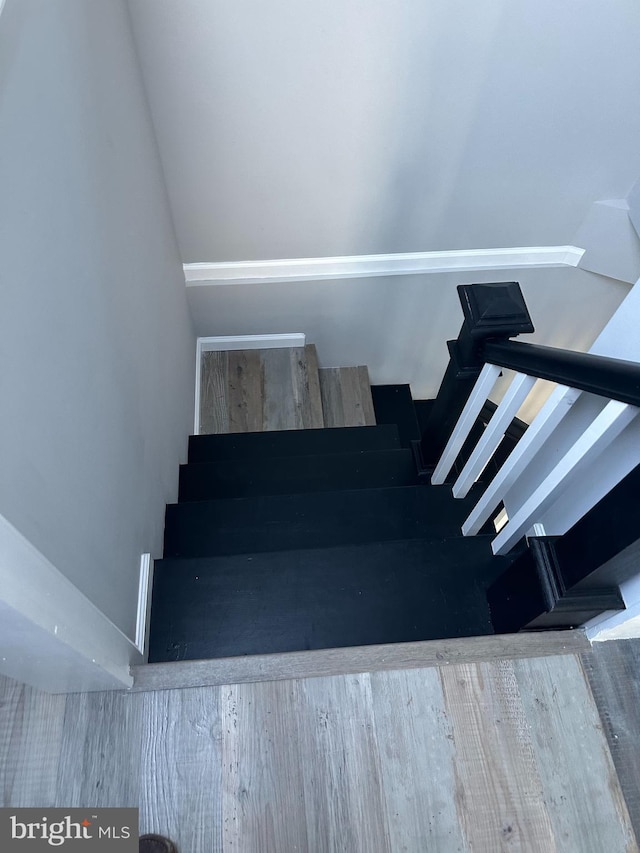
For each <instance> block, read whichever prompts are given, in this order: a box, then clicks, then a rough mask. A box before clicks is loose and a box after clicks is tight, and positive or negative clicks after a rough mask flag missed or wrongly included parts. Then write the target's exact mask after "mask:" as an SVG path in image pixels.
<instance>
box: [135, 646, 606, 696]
mask: <svg viewBox="0 0 640 853" xmlns="http://www.w3.org/2000/svg"><path fill="white" fill-rule="evenodd" d="M587 649H590V645H589V641H588V640H587V638H586V637H585V635H584V632H583V631H545V632H539V633H530V634H498V635H493V634H492V635H489V636H485V637H461V638H457V639H452V640H426V641H423V642H417V643H390V644H387V645H371V646H351V647H349V648H342V649H314V650H313V651H306V652H286V653H283V654H273V655H246V656H244V657H234V658H218V659H216V660H193V661H177V662H172V663H152V664H145V665H143V666H137V667H134V668H133V670H132V672H133V675H134V679H135V680H134V685H133V690H134V691H144V690H169V689H176V688H181V687H202V686H206V685H219V684H237V683H246V682H253V681H279V680H283V679H291V678H317V677H322V676H326V675H345V674H347V673H357V672H375V671H379V670H391V669H415V668H424V667H433V666H449V665H452V664H457V663H478V662H482V661H488V660H501V659H503V658H521V657H541V656H545V655H559V654H567V653H569V652H581V651H586V650H587Z"/></svg>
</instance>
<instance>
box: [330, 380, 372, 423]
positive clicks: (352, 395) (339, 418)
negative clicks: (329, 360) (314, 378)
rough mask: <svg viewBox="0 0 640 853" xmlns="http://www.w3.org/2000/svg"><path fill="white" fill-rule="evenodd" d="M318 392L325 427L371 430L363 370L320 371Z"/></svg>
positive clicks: (366, 382)
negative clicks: (359, 427)
mask: <svg viewBox="0 0 640 853" xmlns="http://www.w3.org/2000/svg"><path fill="white" fill-rule="evenodd" d="M320 391H321V393H322V408H323V411H324V423H325V426H327V427H343V426H373V425H374V424H375V422H376V418H375V413H374V411H373V399H372V397H371V385H370V383H369V371H368V369H367V368H366V367H364V366H361V367H326V368H323V369H322V370H320Z"/></svg>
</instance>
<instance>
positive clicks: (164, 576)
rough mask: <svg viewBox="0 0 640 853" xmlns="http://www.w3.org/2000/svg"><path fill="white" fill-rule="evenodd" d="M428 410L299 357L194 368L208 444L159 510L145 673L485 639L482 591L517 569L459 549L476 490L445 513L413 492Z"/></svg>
mask: <svg viewBox="0 0 640 853" xmlns="http://www.w3.org/2000/svg"><path fill="white" fill-rule="evenodd" d="M428 410H429V402H428V401H427V402H420V401H418V402H417V403H415V404H414V401H413V400H412V399H411V394H410V392H409V387H408V386H379V387H373V388H371V387H370V386H369V382H368V373H367V369H366V367H357V368H342V369H336V368H331V369H328V370H319V369H318V361H317V356H316V352H315V348H314V347H313V346H307V347H305V348H304V349H302V348H301V349H286V350H285V349H282V350H264V351H251V352H229V353H206V354H205V356H204V362H203V371H202V386H201V425H202V426H201V430H202V431H204V432H208V433H210V434H204V435H198V436H191V438H190V441H189V457H188V464H187V465H184V466H181V470H180V488H179V501H178V503H177V504H172V505H169V506H168V507H167V511H166V523H165V543H164V557H163V559H162V560H159V561H156V563H155V577H154V588H153V603H152V614H151V629H150V653H149V661H150V662H160V661H178V660H194V659H205V658H222V657H229V656H238V655H257V654H269V653H276V652H292V651H301V650H307V649H323V648H337V647H345V646H362V645H369V644H385V643H399V642H409V641H416V640H429V639H438V638H453V637H467V636H476V635H482V634H490V633H493V629H492V625H491V621H490V617H489V611H488V607H487V600H486V590H487V588H488V587H489V586H490V585H491V584H492V583H493V582H494V581H495V580H496V578H497V577H498V576H500V575H501V574H502V573H503V572H504V571H505V569H506V568H507V567H508V566H509V565H510V564H511V562H513V560H514V559H515V557H516V556H517V554H514V555H509V556H508V557H494V556H493V555H492V552H491V547H490V544H489V537H488V536H483V535H480V536H476V537H472V538H464V537H462V535H461V533H460V527H461V524H462V522H463V521H464V519H465V518H466V516H467V515H468V513H469V511H470V508H471V507H472V506H473V504H474V503H475V501H476V500H477V496H478V490H480V489H482V484H481V483H479V484H477V485H476V486H475V487H474V488H473V489H472V492H471V493H470V494H469V496H468V497H467V498H465V499H464V500H455V499H454V498H453V497H452V496H451V492H450V488H447V487H446V486H432V485H430V484H429V482H428V480H427V479H423V480H421V479H420V477H419V475H418V472H417V469H416V465H415V462H414V454H413V452H412V449H411V442H412V441H415V440H417V439H419V438H420V422H421V421H422V420H424V418H425V417H426V415H427V414H428ZM376 421H377V423H376Z"/></svg>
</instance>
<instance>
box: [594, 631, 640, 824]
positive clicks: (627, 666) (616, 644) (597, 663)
mask: <svg viewBox="0 0 640 853" xmlns="http://www.w3.org/2000/svg"><path fill="white" fill-rule="evenodd" d="M581 659H582V664H583V667H584V669H585V671H586V674H587V676H588V679H589V683H590V685H591V690H592V692H593V696H594V699H595V701H596V705H597V706H598V710H599V712H600V719H601V722H602V726H603V728H604V731H605V734H606V736H607V741H608V743H609V749H610V750H611V755H612V757H613V762H614V764H615V767H616V770H617V773H618V776H619V778H620V784H621V786H622V791H623V793H624V795H625V799H626V802H627V805H628V807H629V813H630V815H631V821H632V823H633V827H634V829H635V832H636V836H640V640H637V639H635V640H615V641H614V640H611V641H607V642H605V643H594V644H593V650H592V651H591V652H590V653H588V654H587V653H585V654H583V655H581Z"/></svg>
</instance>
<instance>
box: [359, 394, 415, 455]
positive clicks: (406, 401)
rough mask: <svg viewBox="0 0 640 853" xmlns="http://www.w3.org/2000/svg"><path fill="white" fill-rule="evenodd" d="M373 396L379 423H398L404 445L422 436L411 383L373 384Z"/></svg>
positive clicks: (406, 445)
mask: <svg viewBox="0 0 640 853" xmlns="http://www.w3.org/2000/svg"><path fill="white" fill-rule="evenodd" d="M371 396H372V398H373V408H374V410H375V413H376V422H377V423H378V424H396V425H397V427H398V432H399V433H400V443H401V444H402V446H403V447H411V442H412V441H417V440H418V439H419V438H420V427H419V425H418V418H417V415H416V410H415V408H414V405H413V398H412V396H411V388H410V386H409V385H372V386H371Z"/></svg>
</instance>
